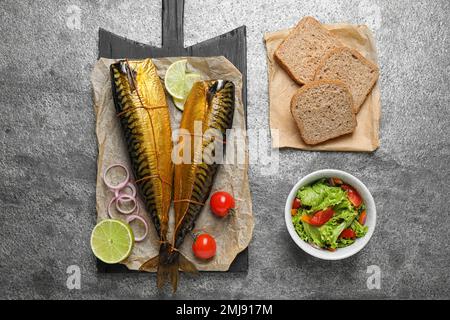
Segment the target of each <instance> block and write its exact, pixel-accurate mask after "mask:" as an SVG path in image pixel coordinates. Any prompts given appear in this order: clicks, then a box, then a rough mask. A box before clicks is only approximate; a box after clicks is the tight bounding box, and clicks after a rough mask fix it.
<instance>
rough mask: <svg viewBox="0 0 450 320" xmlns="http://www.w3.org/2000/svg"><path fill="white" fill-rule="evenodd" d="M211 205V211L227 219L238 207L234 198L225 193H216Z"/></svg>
mask: <svg viewBox="0 0 450 320" xmlns="http://www.w3.org/2000/svg"><path fill="white" fill-rule="evenodd" d="M209 205H210V207H211V211H212V212H213V213H214V214H215V215H216V216H218V217H226V216H227V215H228V214H229V213H230V212H231V211H233V209H234V208H235V206H236V204H235V202H234V198H233V196H232V195H231V194H229V193H228V192H225V191H218V192H216V193H214V194H213V195H212V196H211V200H210V202H209Z"/></svg>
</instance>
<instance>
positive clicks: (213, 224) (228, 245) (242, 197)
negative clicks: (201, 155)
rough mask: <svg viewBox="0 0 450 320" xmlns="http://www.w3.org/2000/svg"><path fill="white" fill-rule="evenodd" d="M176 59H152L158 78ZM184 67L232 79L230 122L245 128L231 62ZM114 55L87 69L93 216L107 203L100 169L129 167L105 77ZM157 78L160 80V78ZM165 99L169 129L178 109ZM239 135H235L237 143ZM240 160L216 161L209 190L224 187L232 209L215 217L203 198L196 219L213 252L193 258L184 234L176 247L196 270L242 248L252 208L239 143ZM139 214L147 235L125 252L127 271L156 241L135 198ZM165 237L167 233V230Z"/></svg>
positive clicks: (220, 266)
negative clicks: (94, 152)
mask: <svg viewBox="0 0 450 320" xmlns="http://www.w3.org/2000/svg"><path fill="white" fill-rule="evenodd" d="M179 59H182V58H161V59H153V62H154V63H155V65H156V67H157V69H158V74H159V76H160V78H161V79H164V75H165V72H166V70H167V68H168V67H169V66H170V64H171V63H172V62H174V61H176V60H179ZM183 59H187V60H188V63H189V68H191V70H190V71H195V72H197V73H199V74H200V75H201V77H202V80H207V79H224V80H230V81H233V83H234V85H235V86H236V110H235V113H234V121H233V127H234V128H238V129H241V130H242V131H245V113H244V107H243V104H242V75H241V73H240V72H239V70H238V69H236V67H235V66H234V65H233V64H232V63H231V62H229V61H228V60H227V59H226V58H225V57H209V58H197V57H187V58H183ZM115 61H117V60H111V59H104V58H101V59H99V60H98V61H97V63H96V64H95V66H94V70H93V72H92V74H91V82H92V87H93V91H94V109H95V113H96V134H97V139H98V172H97V188H96V208H97V220H98V221H100V220H102V219H106V218H107V213H106V210H107V205H108V203H109V202H110V200H111V199H112V197H113V194H112V192H111V191H109V189H108V188H107V187H106V186H105V185H104V183H103V181H102V174H103V172H104V170H105V169H106V168H107V167H108V166H110V165H111V164H115V163H121V164H124V165H126V166H127V167H128V168H131V166H130V162H129V158H128V152H127V150H126V144H125V141H124V138H123V133H122V128H121V126H120V123H119V121H118V119H117V116H116V112H115V108H114V103H113V98H112V94H111V80H110V73H109V67H110V65H111V63H113V62H115ZM162 81H163V80H162ZM167 101H168V102H169V108H170V114H171V124H172V130H175V129H176V128H178V127H179V122H180V120H181V115H182V113H181V112H180V111H178V110H177V109H176V108H175V107H174V105H173V103H172V99H171V98H170V97H167ZM243 141H245V139H244V140H240V141H239V142H240V143H242V142H243ZM244 162H245V163H244V164H225V165H221V166H220V169H219V171H218V173H217V176H216V180H215V182H214V186H213V188H212V193H213V192H215V191H217V190H224V191H228V192H230V193H231V194H233V195H234V196H235V198H236V213H235V214H234V215H232V216H229V217H227V218H225V219H219V218H216V217H215V216H214V215H213V214H211V213H210V212H209V200H208V202H207V203H206V205H205V207H204V209H203V211H202V212H201V214H200V216H199V218H198V219H197V223H196V228H195V230H197V231H205V232H208V233H209V234H211V235H213V236H214V237H215V239H216V242H217V254H216V256H215V257H214V258H213V259H212V260H210V261H207V262H203V261H200V260H197V259H195V257H194V256H193V254H192V250H191V247H192V241H193V239H192V237H189V236H187V237H186V239H185V241H184V243H183V245H182V247H181V248H179V250H180V251H181V252H182V253H183V254H184V255H185V256H186V257H187V258H188V259H189V260H190V261H192V262H193V263H194V264H195V265H196V267H197V269H198V270H202V271H226V270H228V269H229V267H230V265H231V263H232V262H233V261H234V259H235V257H236V256H237V254H238V253H240V252H241V251H242V250H244V249H245V248H247V246H248V244H249V243H250V240H251V238H252V234H253V226H254V222H253V213H252V201H251V197H250V189H249V182H248V176H247V169H248V150H247V147H245V161H244ZM139 206H140V208H141V209H140V215H141V216H142V217H143V218H144V219H146V221H147V222H148V225H149V235H148V236H147V238H146V239H145V241H143V242H141V243H136V244H135V247H134V249H133V251H132V253H131V255H130V257H129V258H128V259H127V260H125V261H123V264H124V265H126V266H127V267H128V269H130V270H138V269H139V267H140V266H141V265H142V264H143V263H144V262H145V261H147V260H148V259H149V258H152V257H154V256H156V255H157V254H158V249H159V243H158V237H157V235H156V231H155V228H154V226H153V223H152V222H151V221H150V219H149V216H148V214H147V212H146V210H145V208H144V205H143V203H142V202H141V201H140V200H139ZM170 217H171V218H170V230H173V217H174V212H173V206H172V208H171V211H170ZM114 218H118V219H121V220H124V219H125V216H123V215H120V214H116V215H115V216H114ZM132 228H133V230H134V231H135V233H136V234H138V235H141V234H142V232H143V227H142V226H141V225H140V224H139V223H138V222H137V223H136V224H135V223H132ZM169 236H170V235H169Z"/></svg>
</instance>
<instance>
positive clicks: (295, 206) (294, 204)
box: [292, 198, 302, 209]
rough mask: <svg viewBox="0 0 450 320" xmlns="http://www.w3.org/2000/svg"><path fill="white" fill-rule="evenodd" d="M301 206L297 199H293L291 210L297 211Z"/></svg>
mask: <svg viewBox="0 0 450 320" xmlns="http://www.w3.org/2000/svg"><path fill="white" fill-rule="evenodd" d="M301 206H302V202H301V201H300V199H299V198H295V199H294V202H293V203H292V209H299V208H300V207H301Z"/></svg>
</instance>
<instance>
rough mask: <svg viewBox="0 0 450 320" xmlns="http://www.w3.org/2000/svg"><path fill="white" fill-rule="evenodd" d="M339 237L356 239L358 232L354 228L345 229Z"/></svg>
mask: <svg viewBox="0 0 450 320" xmlns="http://www.w3.org/2000/svg"><path fill="white" fill-rule="evenodd" d="M339 238H342V239H353V240H354V239H356V233H355V231H353V230H352V229H345V230H344V231H342V233H341V235H340V236H339Z"/></svg>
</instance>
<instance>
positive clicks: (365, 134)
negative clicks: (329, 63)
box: [264, 24, 381, 152]
mask: <svg viewBox="0 0 450 320" xmlns="http://www.w3.org/2000/svg"><path fill="white" fill-rule="evenodd" d="M325 27H326V28H327V29H328V30H330V31H331V33H333V34H334V35H335V36H336V37H337V38H338V39H339V40H340V41H341V42H342V43H343V44H344V45H346V46H348V47H350V48H354V49H356V50H358V51H359V52H360V53H361V54H362V55H363V56H364V57H366V58H368V59H369V60H371V61H373V62H374V63H375V64H378V56H377V50H376V46H375V39H374V37H373V34H372V32H371V31H370V30H369V28H368V27H367V26H365V25H352V24H332V25H325ZM289 31H290V29H288V30H281V31H276V32H269V33H266V34H265V35H264V40H265V43H266V49H267V64H268V72H269V76H268V79H269V108H270V130H271V132H272V146H273V147H274V148H296V149H302V150H310V151H355V152H372V151H375V150H376V149H377V148H378V147H379V138H378V136H379V126H380V117H381V101H380V96H381V95H380V88H379V85H378V82H377V84H375V87H374V88H373V90H372V92H371V93H370V94H369V96H368V97H367V100H366V101H365V102H364V104H363V105H362V107H361V110H360V111H359V113H358V114H357V116H356V120H357V122H358V124H357V126H356V129H355V131H354V132H353V134H351V135H346V136H342V137H339V138H336V139H333V140H329V141H326V142H324V143H322V144H319V145H316V146H310V145H307V144H305V143H304V142H303V140H302V138H301V136H300V133H299V131H298V128H297V125H296V124H295V121H294V119H293V118H292V115H291V110H290V103H291V98H292V96H293V95H294V94H295V92H296V91H297V89H298V88H299V87H300V86H299V85H297V84H296V83H295V82H294V81H293V80H292V79H291V78H290V77H289V75H288V74H287V73H286V72H285V71H284V70H283V69H282V68H281V67H280V66H279V65H278V63H277V62H276V61H275V60H274V56H273V55H274V52H275V50H276V48H278V46H279V45H280V44H281V42H283V40H284V39H285V38H286V37H287V35H288V34H289ZM274 130H278V138H274V137H277V135H276V134H275V133H274Z"/></svg>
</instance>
